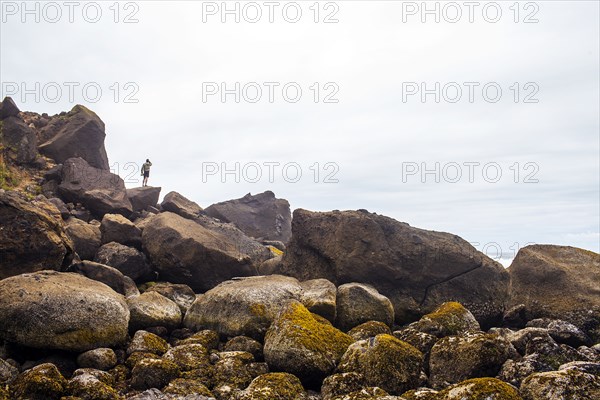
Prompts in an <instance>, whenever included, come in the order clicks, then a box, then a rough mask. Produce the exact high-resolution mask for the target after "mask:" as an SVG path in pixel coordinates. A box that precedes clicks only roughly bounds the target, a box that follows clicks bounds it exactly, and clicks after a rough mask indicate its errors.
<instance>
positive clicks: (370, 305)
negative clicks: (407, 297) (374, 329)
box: [335, 283, 394, 332]
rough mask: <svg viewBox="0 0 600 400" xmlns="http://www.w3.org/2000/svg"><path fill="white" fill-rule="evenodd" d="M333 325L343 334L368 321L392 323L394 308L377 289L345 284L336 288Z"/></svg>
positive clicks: (356, 284) (362, 285)
mask: <svg viewBox="0 0 600 400" xmlns="http://www.w3.org/2000/svg"><path fill="white" fill-rule="evenodd" d="M336 303H337V309H336V318H335V325H336V326H337V327H338V328H340V329H341V330H343V331H344V332H346V331H349V330H350V329H352V328H354V327H355V326H358V325H360V324H362V323H365V322H368V321H380V322H383V323H384V324H386V325H387V326H392V324H393V323H394V306H392V302H391V301H390V299H388V298H387V297H385V296H383V295H382V294H380V293H379V292H378V291H377V289H375V288H374V287H372V286H370V285H364V284H361V283H346V284H345V285H341V286H340V287H338V288H337V297H336Z"/></svg>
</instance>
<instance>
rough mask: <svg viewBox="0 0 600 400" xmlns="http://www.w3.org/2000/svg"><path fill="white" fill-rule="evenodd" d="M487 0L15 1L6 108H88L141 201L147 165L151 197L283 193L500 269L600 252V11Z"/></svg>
mask: <svg viewBox="0 0 600 400" xmlns="http://www.w3.org/2000/svg"><path fill="white" fill-rule="evenodd" d="M476 3H477V4H476V5H474V6H473V7H472V8H470V7H469V6H468V5H466V4H465V2H454V3H448V2H427V5H428V6H427V7H428V10H430V11H431V10H433V11H432V13H430V14H428V13H425V12H424V11H426V10H424V9H423V7H422V2H420V1H419V2H402V1H336V2H325V1H323V2H319V3H318V4H317V5H315V1H308V2H304V1H298V2H295V3H294V2H286V1H280V2H274V3H265V2H262V1H259V2H254V3H249V2H234V1H228V2H227V8H228V9H229V10H230V11H231V10H233V11H231V13H229V14H228V13H224V12H223V11H224V9H223V6H222V2H220V1H219V2H200V1H195V2H192V1H182V2H174V1H136V2H121V3H119V4H117V5H116V6H115V5H114V2H113V1H110V2H97V3H90V4H88V3H86V2H75V5H74V6H71V7H72V8H69V7H70V6H68V5H66V4H65V3H63V2H55V3H52V4H51V5H48V4H47V3H46V2H28V3H27V7H28V10H29V11H30V12H29V13H28V12H26V10H24V9H23V7H22V2H21V1H18V2H11V1H2V24H1V28H0V35H1V39H0V46H1V49H0V53H1V54H0V58H1V60H0V81H2V88H1V90H2V93H1V95H2V96H3V97H4V96H5V95H12V97H13V98H14V100H15V101H16V102H17V104H18V105H19V107H20V108H21V110H31V111H36V112H40V113H42V112H47V113H49V114H54V113H58V112H60V111H63V110H69V109H71V108H72V107H73V105H75V104H78V103H79V104H84V105H86V106H88V107H89V108H91V109H92V110H94V111H95V112H96V113H97V114H98V115H99V116H100V117H101V118H102V120H103V121H104V122H105V124H106V133H107V137H106V147H107V151H108V155H109V161H110V163H111V164H112V165H113V169H114V170H115V172H118V173H119V174H120V175H121V176H122V177H123V178H124V179H126V181H127V186H128V187H134V186H138V185H139V176H138V175H139V174H138V173H137V170H138V168H139V167H138V166H139V165H140V164H141V163H142V162H143V161H144V160H145V159H146V158H150V159H151V161H152V162H153V167H152V173H151V177H150V184H152V185H155V186H161V187H162V188H163V192H162V194H163V195H164V194H166V193H168V192H169V191H171V190H176V191H178V192H180V193H182V194H183V195H185V196H187V197H189V198H191V199H193V200H194V201H196V202H198V203H199V204H200V205H201V206H204V207H206V206H208V205H210V204H212V203H214V202H218V201H223V200H227V199H231V198H238V197H241V196H243V195H245V194H246V193H248V192H251V193H253V194H254V193H260V192H263V191H265V190H272V191H273V192H275V194H276V195H277V196H278V197H282V198H286V199H288V200H289V202H290V204H291V206H292V208H305V209H310V210H319V211H321V210H322V211H325V210H332V209H339V210H344V209H359V208H364V209H368V210H369V211H372V212H377V213H380V214H384V215H388V216H391V217H393V218H395V219H398V220H400V221H405V222H408V223H410V224H411V225H413V226H417V227H421V228H426V229H432V230H438V231H447V232H452V233H455V234H457V235H459V236H461V237H463V238H464V239H466V240H468V241H470V242H472V243H473V244H474V245H475V247H476V248H478V249H480V250H485V251H486V252H487V253H488V254H489V255H490V256H492V257H495V258H496V257H497V256H498V255H499V251H500V252H501V253H502V257H503V259H504V260H502V261H503V263H504V264H507V263H508V260H510V259H511V258H512V257H514V252H515V250H517V249H518V247H522V246H524V245H525V244H527V243H552V244H561V245H572V246H577V247H582V248H586V249H590V250H593V251H596V252H598V251H599V246H600V245H599V242H600V235H599V231H600V215H599V212H600V211H599V210H600V198H599V196H600V194H599V192H600V180H599V171H600V165H599V157H600V156H599V153H600V121H599V109H600V104H599V85H600V82H599V68H600V67H599V47H600V46H599V37H600V34H599V6H598V4H599V3H598V2H597V1H568V2H567V1H537V2H520V3H519V4H518V7H515V6H514V5H513V4H514V2H513V1H509V2H497V3H493V2H484V1H482V2H476ZM436 10H437V15H436ZM98 12H100V13H98ZM299 12H300V14H299ZM259 13H260V14H259ZM69 14H71V15H69ZM436 17H437V18H439V22H436V20H435V19H436ZM36 18H38V19H39V21H36ZM70 18H71V19H72V20H73V22H70V21H69V19H70ZM236 18H239V22H236V21H235V19H236ZM223 19H225V22H223ZM270 19H272V22H270ZM115 20H116V21H117V22H115ZM315 20H316V21H317V22H315ZM470 20H472V22H471V21H470ZM94 21H96V22H94ZM126 21H127V23H126ZM294 21H296V22H294ZM326 21H327V22H326ZM336 21H337V22H336ZM65 82H71V83H65ZM36 83H39V90H36ZM236 84H237V85H239V86H236ZM69 85H71V87H74V90H73V98H69V97H70V96H69ZM84 86H85V87H86V90H85V91H84V90H83V87H84ZM237 87H239V90H237V89H236V88H237ZM57 88H59V89H60V93H59V92H58V91H57ZM98 88H100V90H101V91H102V93H101V95H98V94H97V92H96V90H97V89H98ZM117 88H118V89H117ZM284 88H285V89H284ZM23 89H28V90H30V92H25V91H24V90H23ZM222 89H225V90H227V92H225V95H224V98H223V97H222V96H221V94H222ZM298 90H300V91H301V93H300V92H298ZM424 90H425V91H424ZM259 91H260V92H259ZM116 94H118V98H117V99H115V95H116ZM36 95H37V96H38V97H39V98H37V99H36ZM259 95H260V96H259ZM459 95H460V96H459ZM236 96H239V102H236ZM270 97H272V98H270ZM436 97H438V98H437V99H436ZM271 100H272V101H271ZM315 100H316V102H315ZM436 100H437V101H436ZM130 101H137V102H130ZM134 164H135V166H134ZM238 166H239V167H238ZM236 168H238V169H237V171H236ZM224 170H227V171H229V173H226V174H224V175H223V172H224ZM227 171H225V172H227ZM257 173H260V174H261V175H260V176H259V175H257ZM298 173H301V176H298ZM271 174H272V176H270V175H271ZM236 175H237V176H236Z"/></svg>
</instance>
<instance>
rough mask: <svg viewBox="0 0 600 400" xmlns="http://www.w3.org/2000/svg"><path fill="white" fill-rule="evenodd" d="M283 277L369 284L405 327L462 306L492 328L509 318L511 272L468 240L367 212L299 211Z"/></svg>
mask: <svg viewBox="0 0 600 400" xmlns="http://www.w3.org/2000/svg"><path fill="white" fill-rule="evenodd" d="M278 273H280V274H283V275H288V276H294V277H296V278H298V279H300V280H308V279H316V278H325V279H328V280H330V281H331V282H333V283H334V284H336V285H341V284H344V283H347V282H360V283H364V284H369V285H371V286H373V287H375V288H376V289H377V290H378V291H379V292H380V293H381V294H383V295H384V296H387V297H388V298H389V299H390V300H391V302H392V304H393V305H394V309H395V318H396V322H397V323H398V324H405V323H409V322H412V321H415V320H417V319H418V318H419V317H421V316H422V315H423V314H426V313H428V312H431V311H432V310H433V309H434V308H435V307H437V306H439V305H440V304H442V303H444V302H447V301H458V302H460V303H461V304H462V305H463V306H465V307H466V308H467V309H469V310H470V311H471V312H472V313H473V315H474V316H475V318H477V320H478V321H479V323H480V324H482V326H484V327H486V328H487V327H489V326H492V325H493V324H495V323H496V322H498V321H499V320H501V318H502V315H503V313H504V308H505V303H506V300H507V297H508V273H507V272H506V271H505V269H504V267H503V266H502V265H501V264H499V263H497V262H495V261H494V260H492V259H491V258H489V257H487V256H486V255H485V254H483V253H481V252H479V251H477V249H475V248H474V247H473V246H471V244H469V243H468V242H467V241H466V240H464V239H461V238H460V237H458V236H456V235H453V234H451V233H445V232H436V231H428V230H424V229H418V228H414V227H411V226H410V225H408V224H407V223H403V222H399V221H396V220H394V219H392V218H389V217H386V216H383V215H377V214H374V213H370V212H368V211H365V210H359V211H331V212H311V211H307V210H302V209H296V210H295V211H294V216H293V218H292V239H291V241H290V243H289V244H288V245H287V250H286V252H285V254H284V256H283V264H282V266H281V269H280V270H279V271H278Z"/></svg>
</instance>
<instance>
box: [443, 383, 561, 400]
mask: <svg viewBox="0 0 600 400" xmlns="http://www.w3.org/2000/svg"><path fill="white" fill-rule="evenodd" d="M436 399H438V400H464V399H469V400H522V398H521V396H520V395H519V392H518V391H517V389H515V388H514V387H513V386H511V385H509V384H508V383H505V382H502V381H501V380H499V379H495V378H475V379H469V380H466V381H463V382H460V383H457V384H455V385H452V386H450V387H447V388H446V389H444V390H442V391H441V392H439V393H438V395H437V398H436ZM540 400H541V399H540ZM544 400H549V399H544Z"/></svg>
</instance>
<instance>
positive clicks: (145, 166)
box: [142, 159, 152, 186]
mask: <svg viewBox="0 0 600 400" xmlns="http://www.w3.org/2000/svg"><path fill="white" fill-rule="evenodd" d="M151 166H152V163H151V162H150V160H148V159H146V162H145V163H143V164H142V176H143V177H144V181H143V182H142V186H148V177H150V167H151Z"/></svg>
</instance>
